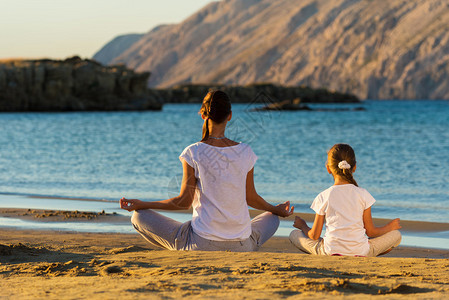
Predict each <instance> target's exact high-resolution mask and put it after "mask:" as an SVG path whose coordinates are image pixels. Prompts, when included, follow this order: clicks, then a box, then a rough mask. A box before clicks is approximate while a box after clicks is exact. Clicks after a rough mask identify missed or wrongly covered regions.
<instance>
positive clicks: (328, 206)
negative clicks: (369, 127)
mask: <svg viewBox="0 0 449 300" xmlns="http://www.w3.org/2000/svg"><path fill="white" fill-rule="evenodd" d="M326 168H327V171H328V172H329V174H332V176H333V177H334V181H335V183H334V185H333V186H331V187H330V188H328V189H327V190H325V191H323V192H321V193H320V194H319V195H318V196H317V197H316V198H315V200H314V201H313V203H312V206H311V208H312V209H313V210H314V211H315V213H316V215H315V221H314V223H313V226H312V228H310V227H309V226H307V224H306V222H305V221H304V220H303V219H301V218H300V217H296V218H295V223H294V225H293V226H294V227H296V228H299V229H300V230H293V231H292V232H291V233H290V241H291V242H292V243H293V244H294V245H295V246H296V247H298V248H299V249H300V250H301V251H303V252H306V253H310V254H316V255H351V256H377V255H381V254H385V253H387V252H389V251H390V250H391V249H393V248H394V247H396V246H398V245H399V243H400V242H401V233H400V232H399V231H398V229H400V228H401V226H400V224H399V219H394V220H393V221H391V222H389V223H388V224H387V225H385V226H383V227H376V226H374V224H373V219H372V217H371V206H372V205H373V204H374V202H375V201H376V200H374V198H373V197H372V196H371V195H370V194H369V193H368V192H367V191H366V190H365V189H363V188H360V187H358V185H357V182H356V181H355V180H354V178H353V176H352V173H354V172H355V169H356V161H355V154H354V150H353V149H352V148H351V146H349V145H346V144H336V145H334V146H333V147H332V148H331V149H330V150H329V153H328V155H327V162H326ZM325 221H326V234H325V235H324V238H323V239H322V238H320V235H321V231H322V229H323V224H324V222H325ZM368 237H369V238H370V239H368Z"/></svg>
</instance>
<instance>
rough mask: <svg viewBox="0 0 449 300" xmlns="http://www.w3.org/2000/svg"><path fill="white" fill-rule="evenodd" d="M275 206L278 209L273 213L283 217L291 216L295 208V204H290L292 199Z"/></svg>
mask: <svg viewBox="0 0 449 300" xmlns="http://www.w3.org/2000/svg"><path fill="white" fill-rule="evenodd" d="M275 208H276V210H275V211H274V212H273V213H274V214H275V215H278V216H280V217H283V218H285V217H288V216H291V215H292V214H293V211H294V209H295V207H294V206H290V201H286V202H284V203H281V204H278V205H276V206H275Z"/></svg>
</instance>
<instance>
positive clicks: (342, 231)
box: [312, 184, 375, 255]
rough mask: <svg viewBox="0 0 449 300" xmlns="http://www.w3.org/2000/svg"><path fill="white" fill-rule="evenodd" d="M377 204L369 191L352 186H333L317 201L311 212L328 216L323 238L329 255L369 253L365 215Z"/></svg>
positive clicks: (319, 196) (317, 198)
mask: <svg viewBox="0 0 449 300" xmlns="http://www.w3.org/2000/svg"><path fill="white" fill-rule="evenodd" d="M374 202H375V200H374V198H373V197H372V196H371V195H370V194H369V193H368V191H366V190H365V189H363V188H360V187H357V186H355V185H353V184H343V185H334V186H332V187H330V188H328V189H327V190H325V191H323V192H321V193H320V194H319V195H318V196H317V197H316V199H315V200H314V202H313V204H312V209H313V210H314V211H315V212H316V213H317V214H319V215H325V216H326V234H325V235H324V241H325V242H324V247H325V251H326V253H330V254H341V255H366V254H367V253H368V250H369V245H368V237H367V236H366V234H365V228H364V224H363V212H364V210H365V209H367V208H369V207H371V206H372V205H373V204H374Z"/></svg>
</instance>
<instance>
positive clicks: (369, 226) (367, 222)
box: [363, 207, 402, 238]
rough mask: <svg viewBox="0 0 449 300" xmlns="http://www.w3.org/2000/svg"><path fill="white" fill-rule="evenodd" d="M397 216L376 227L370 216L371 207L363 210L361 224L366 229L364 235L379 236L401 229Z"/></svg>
mask: <svg viewBox="0 0 449 300" xmlns="http://www.w3.org/2000/svg"><path fill="white" fill-rule="evenodd" d="M399 221H400V220H399V218H398V219H394V220H392V221H390V223H388V224H387V225H385V226H382V227H376V226H375V225H374V222H373V218H372V216H371V207H370V208H367V209H365V210H364V211H363V224H364V227H365V230H366V235H367V236H368V237H370V238H374V237H378V236H381V235H383V234H385V233H387V232H390V231H393V230H397V229H401V228H402V227H401V224H400V223H399Z"/></svg>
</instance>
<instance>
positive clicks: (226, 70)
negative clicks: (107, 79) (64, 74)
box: [111, 0, 449, 99]
mask: <svg viewBox="0 0 449 300" xmlns="http://www.w3.org/2000/svg"><path fill="white" fill-rule="evenodd" d="M111 63H112V64H117V63H124V64H126V65H127V66H128V67H130V68H133V69H135V70H136V71H138V72H142V71H151V73H152V76H151V78H150V81H149V85H150V86H153V87H168V86H173V85H176V84H183V83H204V82H213V83H221V84H240V85H245V84H251V83H254V82H272V83H275V84H282V85H291V86H296V85H307V86H311V87H315V88H317V87H324V88H327V89H330V90H336V91H339V92H350V93H355V94H356V95H357V96H358V97H360V98H362V99H365V98H369V99H449V2H448V1H442V0H415V1H407V0H390V1H371V0H331V1H330V0H277V1H272V0H225V1H220V2H212V3H210V4H209V5H207V6H206V7H204V8H203V9H201V10H200V11H198V12H197V13H195V14H194V15H192V16H191V17H189V18H188V19H186V20H185V21H183V22H182V23H180V24H175V25H170V26H165V27H162V28H158V30H156V31H154V30H153V31H151V32H149V33H148V34H146V35H144V36H143V37H142V38H140V39H139V40H138V41H137V42H135V43H133V44H132V45H131V46H130V47H129V48H128V49H127V50H125V51H124V52H123V53H122V54H121V55H119V56H118V57H116V58H115V59H113V60H112V61H111Z"/></svg>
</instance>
